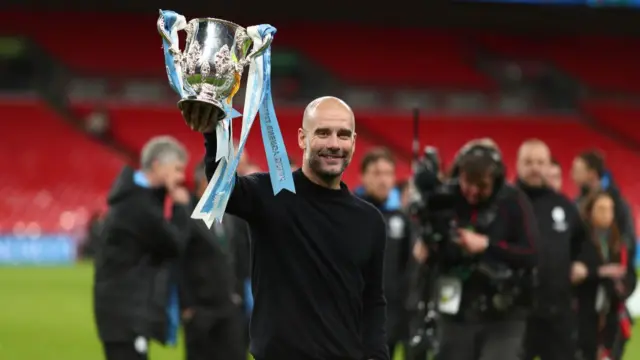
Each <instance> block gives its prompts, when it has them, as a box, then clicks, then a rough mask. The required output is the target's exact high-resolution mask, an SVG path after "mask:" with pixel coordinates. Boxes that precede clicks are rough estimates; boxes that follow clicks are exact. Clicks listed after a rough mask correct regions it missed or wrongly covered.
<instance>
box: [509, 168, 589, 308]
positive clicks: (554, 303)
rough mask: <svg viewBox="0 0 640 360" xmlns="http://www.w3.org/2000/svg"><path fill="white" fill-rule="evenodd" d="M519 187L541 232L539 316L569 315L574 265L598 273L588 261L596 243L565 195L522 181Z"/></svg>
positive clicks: (539, 251) (539, 247)
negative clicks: (578, 262) (592, 240)
mask: <svg viewBox="0 0 640 360" xmlns="http://www.w3.org/2000/svg"><path fill="white" fill-rule="evenodd" d="M517 186H518V187H519V188H520V189H521V190H522V191H523V192H524V193H525V194H526V195H527V197H528V198H529V200H530V201H531V205H532V206H533V212H534V213H535V216H536V220H537V222H538V229H539V232H540V243H539V246H538V254H539V264H538V289H537V294H536V295H537V296H536V298H537V302H538V306H537V309H536V310H537V311H536V312H537V313H539V314H541V315H552V314H558V313H561V312H566V311H569V310H570V308H571V297H572V285H571V276H570V274H571V265H572V263H573V262H574V261H582V262H584V263H585V265H587V267H589V268H590V269H589V270H590V271H596V269H595V264H593V262H592V261H589V259H587V258H586V257H585V256H586V254H588V253H589V252H590V251H593V250H594V249H587V247H591V248H593V243H592V242H591V241H590V238H589V236H588V234H587V231H586V225H585V224H584V222H583V221H582V219H581V218H580V214H579V213H578V209H576V207H575V205H574V204H573V202H572V201H571V200H570V199H569V198H567V197H565V196H564V195H562V194H560V193H557V192H555V191H553V190H552V189H549V188H548V187H532V186H528V185H526V184H525V183H523V182H522V181H518V183H517Z"/></svg>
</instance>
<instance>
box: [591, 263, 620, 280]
mask: <svg viewBox="0 0 640 360" xmlns="http://www.w3.org/2000/svg"><path fill="white" fill-rule="evenodd" d="M626 274H627V269H626V268H625V267H624V266H622V265H620V264H607V265H602V266H600V267H599V268H598V275H600V277H603V278H609V279H613V280H619V279H622V278H623V277H624V276H625V275H626Z"/></svg>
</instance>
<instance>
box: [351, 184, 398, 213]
mask: <svg viewBox="0 0 640 360" xmlns="http://www.w3.org/2000/svg"><path fill="white" fill-rule="evenodd" d="M354 194H356V196H357V197H359V198H361V199H362V200H364V201H366V202H368V203H371V204H372V205H374V206H375V207H377V208H378V209H381V210H386V211H395V210H400V209H401V208H402V199H401V194H400V190H398V188H393V189H391V191H390V192H389V196H388V197H387V200H386V201H385V202H384V203H382V204H381V203H379V202H377V201H375V200H373V199H372V198H371V197H369V196H367V194H366V193H365V191H364V187H363V186H358V187H357V188H356V189H355V190H354Z"/></svg>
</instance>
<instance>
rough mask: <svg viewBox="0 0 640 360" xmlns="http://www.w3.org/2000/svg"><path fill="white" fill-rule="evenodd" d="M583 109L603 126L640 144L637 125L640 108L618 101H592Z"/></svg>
mask: <svg viewBox="0 0 640 360" xmlns="http://www.w3.org/2000/svg"><path fill="white" fill-rule="evenodd" d="M583 109H584V110H585V111H586V112H587V113H588V114H590V115H591V116H592V117H593V118H594V119H595V120H596V121H597V122H598V123H600V124H601V125H603V126H606V127H607V128H609V129H610V130H613V131H615V132H617V133H619V134H621V135H624V136H625V137H627V138H629V139H632V140H634V141H636V142H638V143H639V144H640V132H638V126H637V123H636V121H638V120H639V119H640V107H639V106H637V105H635V104H629V103H625V102H619V101H616V100H592V101H588V102H586V103H585V104H584V105H583Z"/></svg>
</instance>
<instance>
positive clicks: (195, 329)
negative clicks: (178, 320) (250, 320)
mask: <svg viewBox="0 0 640 360" xmlns="http://www.w3.org/2000/svg"><path fill="white" fill-rule="evenodd" d="M243 329H244V325H243V323H242V320H241V319H240V317H239V316H234V315H229V316H227V317H223V318H216V319H212V318H211V317H210V316H206V315H198V311H197V310H196V311H195V313H194V316H193V318H192V319H191V320H189V321H188V322H187V323H186V324H185V326H184V334H185V340H186V359H187V360H245V359H246V358H247V349H246V347H245V342H244V341H243Z"/></svg>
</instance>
